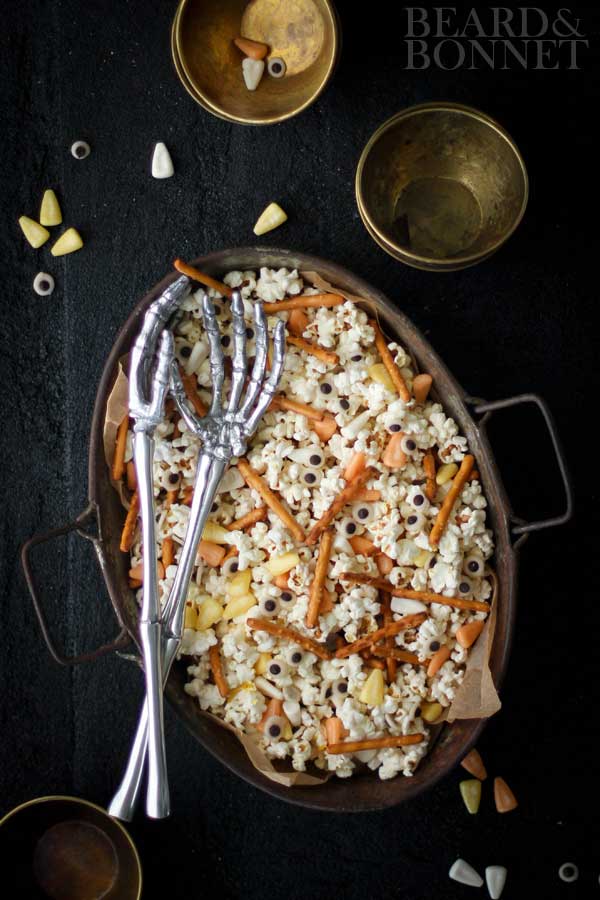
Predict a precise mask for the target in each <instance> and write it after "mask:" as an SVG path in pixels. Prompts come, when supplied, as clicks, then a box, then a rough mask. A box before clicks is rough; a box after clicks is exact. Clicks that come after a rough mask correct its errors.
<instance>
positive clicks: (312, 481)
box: [300, 469, 321, 488]
mask: <svg viewBox="0 0 600 900" xmlns="http://www.w3.org/2000/svg"><path fill="white" fill-rule="evenodd" d="M320 475H321V473H320V472H313V471H312V469H304V470H303V471H302V472H301V473H300V481H301V482H302V484H305V485H306V486H307V487H310V488H312V487H314V486H315V485H316V484H317V482H318V481H319V480H320Z"/></svg>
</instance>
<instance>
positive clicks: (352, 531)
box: [338, 516, 358, 538]
mask: <svg viewBox="0 0 600 900" xmlns="http://www.w3.org/2000/svg"><path fill="white" fill-rule="evenodd" d="M338 528H339V530H340V532H341V533H342V534H343V535H344V537H346V538H351V537H355V536H356V533H357V531H358V526H357V524H356V522H355V521H354V519H351V518H350V517H349V516H346V518H344V519H342V521H341V522H340V523H339V525H338Z"/></svg>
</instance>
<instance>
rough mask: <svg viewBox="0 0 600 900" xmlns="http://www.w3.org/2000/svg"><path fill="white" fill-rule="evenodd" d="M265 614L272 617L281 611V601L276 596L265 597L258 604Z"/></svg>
mask: <svg viewBox="0 0 600 900" xmlns="http://www.w3.org/2000/svg"><path fill="white" fill-rule="evenodd" d="M258 606H259V609H260V611H261V613H262V614H263V616H268V617H269V618H272V617H273V616H276V615H277V613H278V612H279V602H278V601H277V600H275V598H274V597H263V598H262V599H261V601H260V603H259V604H258Z"/></svg>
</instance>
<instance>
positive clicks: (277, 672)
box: [267, 659, 288, 678]
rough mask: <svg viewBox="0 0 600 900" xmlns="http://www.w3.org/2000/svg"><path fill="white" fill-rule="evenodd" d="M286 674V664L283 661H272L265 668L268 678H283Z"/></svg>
mask: <svg viewBox="0 0 600 900" xmlns="http://www.w3.org/2000/svg"><path fill="white" fill-rule="evenodd" d="M287 673H288V664H287V662H286V661H285V660H283V659H272V660H271V662H270V663H269V665H268V666H267V675H268V676H269V677H270V678H285V676H286V675H287Z"/></svg>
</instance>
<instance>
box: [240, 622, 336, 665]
mask: <svg viewBox="0 0 600 900" xmlns="http://www.w3.org/2000/svg"><path fill="white" fill-rule="evenodd" d="M246 625H247V626H248V628H249V629H250V631H266V632H267V634H272V635H273V636H274V637H280V638H286V640H288V641H292V643H294V644H298V646H299V647H303V648H304V649H305V650H308V651H309V653H314V654H315V656H318V657H319V659H332V658H333V657H332V655H331V653H330V652H329V650H328V649H327V647H326V646H325V644H319V643H317V641H313V639H312V638H309V637H305V636H304V635H303V634H300V632H299V631H296V630H295V629H294V628H286V627H285V625H278V624H277V622H273V621H272V620H271V619H246Z"/></svg>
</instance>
